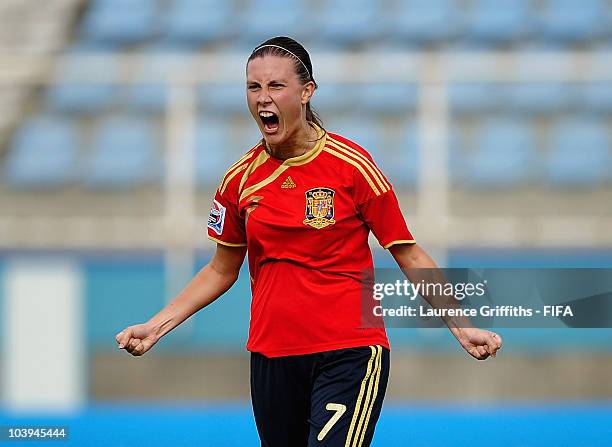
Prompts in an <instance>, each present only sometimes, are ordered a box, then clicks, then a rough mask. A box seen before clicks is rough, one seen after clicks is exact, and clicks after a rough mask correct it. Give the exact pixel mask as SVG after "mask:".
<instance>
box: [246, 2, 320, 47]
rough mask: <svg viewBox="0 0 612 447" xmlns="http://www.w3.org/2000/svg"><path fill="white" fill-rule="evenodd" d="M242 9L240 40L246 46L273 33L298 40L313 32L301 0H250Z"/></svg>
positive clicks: (259, 41) (271, 35)
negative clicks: (245, 7)
mask: <svg viewBox="0 0 612 447" xmlns="http://www.w3.org/2000/svg"><path fill="white" fill-rule="evenodd" d="M247 4H248V7H247V9H246V10H244V11H241V20H240V22H239V29H240V34H239V40H240V41H241V43H243V44H246V45H248V46H249V47H255V45H257V44H259V43H261V42H262V41H264V40H267V39H269V38H271V37H274V36H292V37H294V38H295V39H297V40H298V41H300V40H301V39H302V37H304V36H306V35H307V34H308V35H309V34H310V33H312V32H313V28H312V26H311V25H312V24H311V23H308V24H307V20H305V17H307V16H308V13H307V11H306V5H305V1H304V0H285V1H279V0H252V1H249V2H247Z"/></svg>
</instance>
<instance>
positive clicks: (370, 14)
mask: <svg viewBox="0 0 612 447" xmlns="http://www.w3.org/2000/svg"><path fill="white" fill-rule="evenodd" d="M318 15H319V19H318V21H317V22H318V23H319V26H318V28H319V29H318V30H317V31H316V35H317V37H318V38H319V39H320V40H322V41H324V42H325V43H326V44H328V45H338V46H345V45H359V44H363V43H367V42H370V41H372V40H373V39H376V38H377V37H379V36H380V35H381V32H382V30H383V26H382V25H383V23H382V21H381V18H382V17H381V16H380V7H379V5H378V4H377V2H373V1H370V0H327V1H326V2H324V3H323V6H322V8H321V10H319V14H318Z"/></svg>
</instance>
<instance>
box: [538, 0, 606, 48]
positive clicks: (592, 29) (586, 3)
mask: <svg viewBox="0 0 612 447" xmlns="http://www.w3.org/2000/svg"><path fill="white" fill-rule="evenodd" d="M608 17H609V15H608V11H607V10H606V5H605V3H604V2H603V0H548V1H547V2H546V3H545V8H544V10H543V12H542V15H541V17H540V23H539V24H538V30H539V35H540V36H541V38H542V39H543V40H544V41H545V42H549V43H584V42H587V41H589V40H592V39H596V38H599V37H602V36H603V35H604V33H605V32H606V27H609V26H610V23H609V21H608V20H607V18H608ZM608 31H609V29H608Z"/></svg>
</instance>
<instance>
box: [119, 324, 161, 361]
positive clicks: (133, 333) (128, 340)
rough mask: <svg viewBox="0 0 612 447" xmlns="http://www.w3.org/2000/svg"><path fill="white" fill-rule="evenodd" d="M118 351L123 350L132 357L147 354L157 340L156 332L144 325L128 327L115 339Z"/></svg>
mask: <svg viewBox="0 0 612 447" xmlns="http://www.w3.org/2000/svg"><path fill="white" fill-rule="evenodd" d="M115 340H117V344H118V345H119V349H125V350H126V351H127V352H129V353H130V354H132V355H134V356H139V355H142V354H144V353H145V352H147V351H148V350H149V349H151V348H152V347H153V345H154V344H155V343H157V341H158V340H159V337H158V336H157V334H156V332H155V331H154V330H153V329H152V328H151V327H150V326H148V325H146V324H137V325H134V326H129V327H127V328H125V329H124V330H122V331H121V332H119V333H118V334H117V336H116V337H115Z"/></svg>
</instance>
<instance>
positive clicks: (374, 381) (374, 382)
mask: <svg viewBox="0 0 612 447" xmlns="http://www.w3.org/2000/svg"><path fill="white" fill-rule="evenodd" d="M376 351H377V353H376V366H375V367H374V369H375V371H376V372H375V373H374V374H372V378H371V379H370V384H369V385H368V395H369V394H370V392H372V391H373V392H374V394H373V395H372V396H371V397H372V399H371V400H370V403H369V404H367V403H366V404H365V405H364V410H365V407H366V406H367V408H368V409H367V412H366V413H365V414H362V416H361V417H362V418H364V416H365V418H364V419H363V423H364V424H363V429H362V430H361V436H360V435H359V426H357V434H356V435H355V440H354V442H353V445H354V446H355V447H361V446H362V445H363V439H364V437H365V434H366V430H367V429H368V423H369V422H370V416H371V415H372V409H373V408H374V403H375V402H376V396H378V383H379V382H380V370H381V369H382V346H376ZM366 402H367V398H366ZM359 425H361V421H359ZM358 438H359V439H358Z"/></svg>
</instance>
